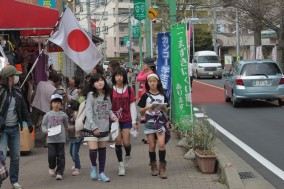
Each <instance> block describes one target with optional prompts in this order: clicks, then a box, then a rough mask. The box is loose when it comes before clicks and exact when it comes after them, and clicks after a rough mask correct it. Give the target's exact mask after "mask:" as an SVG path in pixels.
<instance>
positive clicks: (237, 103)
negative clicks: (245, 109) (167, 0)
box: [232, 93, 241, 108]
mask: <svg viewBox="0 0 284 189" xmlns="http://www.w3.org/2000/svg"><path fill="white" fill-rule="evenodd" d="M232 96H233V98H232V100H233V107H234V108H238V107H240V104H241V102H240V101H239V100H238V99H237V98H235V97H234V93H233V95H232Z"/></svg>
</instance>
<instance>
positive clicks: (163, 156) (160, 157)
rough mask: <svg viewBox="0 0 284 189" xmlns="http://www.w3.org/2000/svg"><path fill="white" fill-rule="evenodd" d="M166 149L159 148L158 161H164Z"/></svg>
mask: <svg viewBox="0 0 284 189" xmlns="http://www.w3.org/2000/svg"><path fill="white" fill-rule="evenodd" d="M165 159H166V150H163V151H161V150H159V160H160V162H165V161H166V160H165Z"/></svg>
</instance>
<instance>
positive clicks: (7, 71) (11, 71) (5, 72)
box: [0, 65, 22, 79]
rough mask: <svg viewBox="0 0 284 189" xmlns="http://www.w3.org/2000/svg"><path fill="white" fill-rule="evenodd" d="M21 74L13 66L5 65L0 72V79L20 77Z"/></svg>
mask: <svg viewBox="0 0 284 189" xmlns="http://www.w3.org/2000/svg"><path fill="white" fill-rule="evenodd" d="M20 74H22V72H19V71H18V70H17V69H16V68H15V67H14V66H11V65H7V66H5V67H4V68H3V69H2V70H1V71H0V77H1V78H3V79H6V78H8V77H10V76H12V75H20Z"/></svg>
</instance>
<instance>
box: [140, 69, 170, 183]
mask: <svg viewBox="0 0 284 189" xmlns="http://www.w3.org/2000/svg"><path fill="white" fill-rule="evenodd" d="M145 87H146V90H147V93H144V94H143V95H142V97H141V99H140V101H139V102H138V106H139V107H140V113H141V114H145V119H146V123H145V125H144V127H145V128H144V134H146V135H147V138H148V141H149V157H150V166H151V174H152V176H157V175H158V174H159V175H160V177H161V178H162V179H166V178H167V174H166V164H167V162H166V160H165V158H166V147H165V145H166V142H167V138H166V134H165V133H166V130H167V129H168V127H169V122H168V121H167V120H166V119H165V117H164V116H163V114H162V112H161V111H163V112H165V113H166V112H167V107H166V106H163V107H161V109H157V106H156V105H155V104H154V103H156V104H157V103H158V104H163V103H168V100H167V97H166V96H165V94H164V90H163V87H162V83H161V81H160V78H159V77H158V75H157V74H155V73H151V74H149V75H148V76H147V82H146V83H145ZM156 139H157V144H158V150H159V161H160V164H159V170H158V166H157V160H156V152H155V150H156Z"/></svg>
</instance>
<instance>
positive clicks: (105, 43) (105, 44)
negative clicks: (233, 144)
mask: <svg viewBox="0 0 284 189" xmlns="http://www.w3.org/2000/svg"><path fill="white" fill-rule="evenodd" d="M106 48H107V42H106V27H105V24H104V62H105V61H106Z"/></svg>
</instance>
